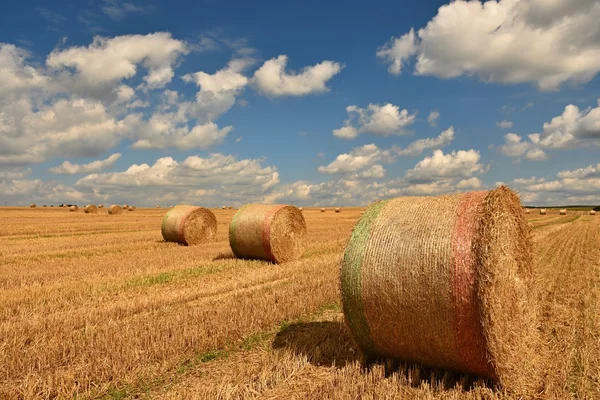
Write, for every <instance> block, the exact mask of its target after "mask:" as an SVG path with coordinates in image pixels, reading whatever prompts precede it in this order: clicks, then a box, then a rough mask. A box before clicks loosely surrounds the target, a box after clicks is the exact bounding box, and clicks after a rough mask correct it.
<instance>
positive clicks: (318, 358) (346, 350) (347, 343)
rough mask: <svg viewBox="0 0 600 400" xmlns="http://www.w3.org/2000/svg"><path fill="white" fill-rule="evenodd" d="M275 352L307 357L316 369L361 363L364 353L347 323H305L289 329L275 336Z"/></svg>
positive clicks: (291, 326) (284, 329)
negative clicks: (279, 350) (284, 350)
mask: <svg viewBox="0 0 600 400" xmlns="http://www.w3.org/2000/svg"><path fill="white" fill-rule="evenodd" d="M272 347H273V348H274V349H289V350H292V351H293V352H294V353H295V354H297V355H304V356H306V358H307V359H308V361H309V362H310V363H311V364H313V365H316V366H327V367H332V366H336V367H338V368H341V367H343V366H345V365H346V364H350V363H353V362H354V361H360V360H361V354H362V353H361V351H360V349H359V348H358V345H357V344H356V343H355V342H354V340H353V339H352V337H351V336H350V332H349V331H348V329H347V328H346V326H345V325H344V323H343V322H338V321H322V322H304V323H297V324H292V325H289V326H286V327H285V328H283V329H282V330H281V331H279V333H277V335H276V336H275V340H274V341H273V345H272Z"/></svg>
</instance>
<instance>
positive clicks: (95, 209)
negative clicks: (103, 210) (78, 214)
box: [83, 204, 98, 214]
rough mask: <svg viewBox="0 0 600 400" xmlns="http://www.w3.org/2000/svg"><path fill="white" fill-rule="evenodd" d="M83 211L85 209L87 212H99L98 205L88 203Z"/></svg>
mask: <svg viewBox="0 0 600 400" xmlns="http://www.w3.org/2000/svg"><path fill="white" fill-rule="evenodd" d="M83 211H84V212H85V213H86V214H98V207H96V206H95V205H93V204H88V205H87V206H85V207H84V208H83Z"/></svg>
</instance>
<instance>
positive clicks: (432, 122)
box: [427, 110, 440, 127]
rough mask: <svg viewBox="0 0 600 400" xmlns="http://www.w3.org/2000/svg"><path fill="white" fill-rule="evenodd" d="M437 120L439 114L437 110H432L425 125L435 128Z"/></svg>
mask: <svg viewBox="0 0 600 400" xmlns="http://www.w3.org/2000/svg"><path fill="white" fill-rule="evenodd" d="M439 120H440V112H439V111H437V110H433V111H432V112H430V113H429V115H428V116H427V123H428V124H429V126H431V127H435V126H436V125H437V123H438V121H439Z"/></svg>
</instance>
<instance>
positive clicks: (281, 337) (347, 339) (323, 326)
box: [272, 321, 494, 392]
mask: <svg viewBox="0 0 600 400" xmlns="http://www.w3.org/2000/svg"><path fill="white" fill-rule="evenodd" d="M272 348H273V349H288V350H291V351H292V352H294V353H295V354H296V355H298V356H305V357H306V358H307V359H308V361H309V362H310V363H311V364H313V365H315V366H322V367H337V368H343V367H345V366H346V365H348V364H352V363H354V362H359V363H360V364H361V367H362V368H363V369H364V372H365V373H369V372H373V373H375V374H376V375H378V374H379V373H377V372H375V371H376V370H378V369H380V370H382V373H383V374H384V375H385V376H386V377H393V376H395V379H398V380H399V382H401V384H404V385H407V386H411V387H414V388H419V387H422V386H423V385H427V386H428V387H435V388H436V390H441V391H450V390H453V389H462V390H464V391H467V392H468V391H470V390H472V389H474V388H475V387H480V388H482V387H483V388H484V387H487V388H493V386H494V385H493V383H492V382H490V381H487V380H484V379H480V378H477V377H474V376H471V375H467V374H462V373H459V372H452V371H446V370H441V369H436V368H430V367H427V366H423V365H421V364H417V363H412V362H404V361H397V360H392V359H389V358H370V357H366V356H365V355H364V354H363V352H362V351H361V350H360V348H359V346H358V344H357V343H356V342H355V341H354V339H353V338H352V336H351V334H350V331H349V330H348V328H347V327H346V325H345V324H344V323H343V322H342V321H323V322H305V323H296V324H292V325H289V326H286V327H285V328H283V329H282V330H280V331H279V333H277V335H276V336H275V339H274V340H273V344H272Z"/></svg>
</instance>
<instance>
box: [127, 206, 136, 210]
mask: <svg viewBox="0 0 600 400" xmlns="http://www.w3.org/2000/svg"><path fill="white" fill-rule="evenodd" d="M127 209H128V210H129V211H135V206H129V207H127Z"/></svg>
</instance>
